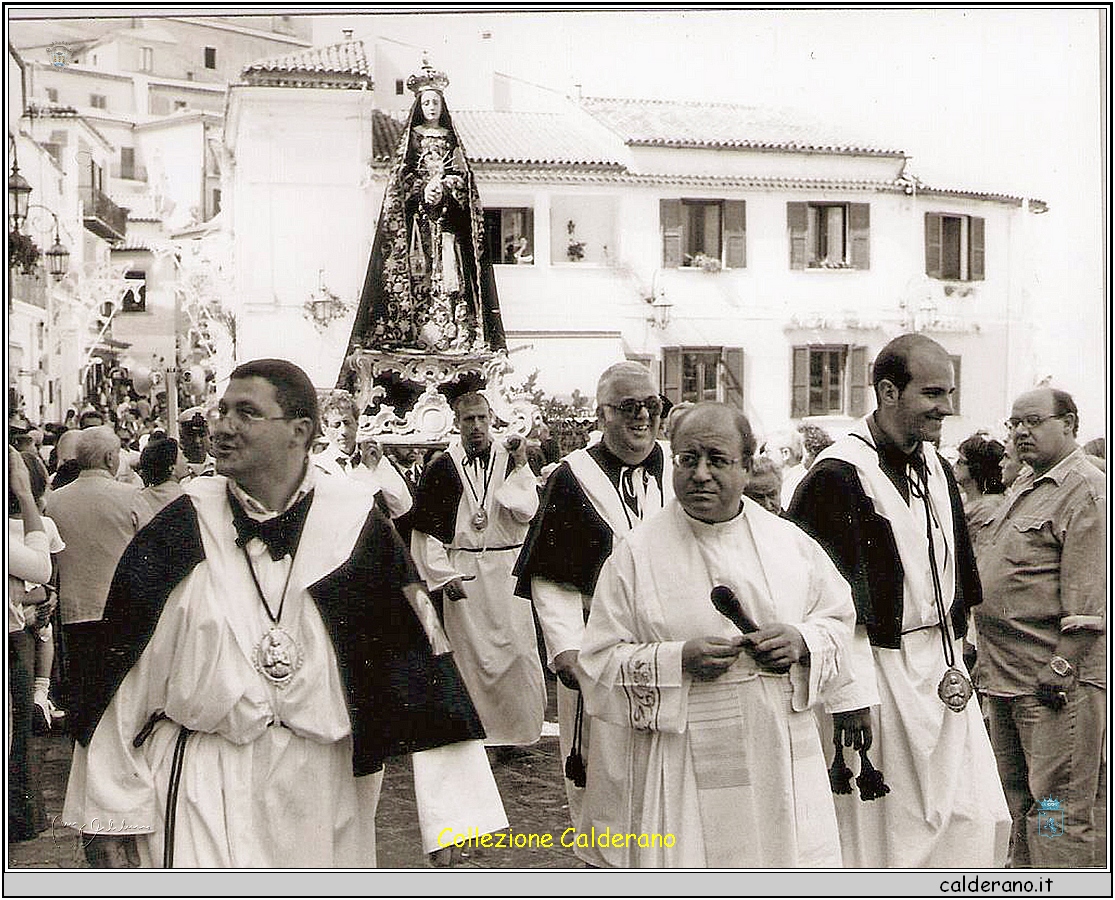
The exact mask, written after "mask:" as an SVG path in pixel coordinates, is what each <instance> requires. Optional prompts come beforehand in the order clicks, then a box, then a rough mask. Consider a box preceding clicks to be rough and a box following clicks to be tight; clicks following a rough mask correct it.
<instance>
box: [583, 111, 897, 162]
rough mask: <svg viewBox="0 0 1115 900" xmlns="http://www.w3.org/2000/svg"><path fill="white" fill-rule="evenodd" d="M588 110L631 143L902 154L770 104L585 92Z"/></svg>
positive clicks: (687, 146) (656, 145) (640, 144)
mask: <svg viewBox="0 0 1115 900" xmlns="http://www.w3.org/2000/svg"><path fill="white" fill-rule="evenodd" d="M581 106H582V107H583V108H584V110H585V111H586V112H588V113H589V114H591V115H592V116H594V117H595V118H597V119H598V120H599V121H600V122H602V123H603V124H604V125H606V126H607V127H608V128H610V129H611V130H612V131H614V132H615V133H616V134H618V135H619V136H620V137H621V138H622V139H623V140H624V141H625V142H626V143H627V144H628V145H630V146H636V147H637V146H649V147H679V148H702V147H703V148H709V149H721V148H739V149H759V150H767V149H769V150H791V151H792V150H797V151H811V152H817V151H821V152H825V153H854V154H870V155H879V156H903V155H904V154H903V153H902V151H901V150H889V149H880V148H877V147H871V146H868V145H867V144H865V143H861V142H858V141H850V140H848V139H847V137H846V136H839V135H837V134H836V133H835V132H834V130H833V129H832V127H831V126H826V125H821V124H807V123H803V122H802V120H801V114H800V113H797V112H794V113H792V114H791V113H789V112H788V111H785V110H779V109H775V108H771V107H759V106H739V105H735V104H729V103H697V102H685V101H676V100H626V99H609V98H604V97H586V98H584V99H582V100H581Z"/></svg>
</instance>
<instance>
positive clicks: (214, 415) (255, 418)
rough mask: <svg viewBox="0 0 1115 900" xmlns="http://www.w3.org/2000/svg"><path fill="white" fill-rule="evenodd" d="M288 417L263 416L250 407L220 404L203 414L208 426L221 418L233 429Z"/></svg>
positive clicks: (239, 429)
mask: <svg viewBox="0 0 1115 900" xmlns="http://www.w3.org/2000/svg"><path fill="white" fill-rule="evenodd" d="M290 418H291V417H290V416H265V415H263V414H262V413H257V412H255V411H254V410H251V409H241V408H239V407H234V408H233V409H229V408H228V407H224V408H222V407H221V406H218V407H217V408H216V409H211V410H209V412H207V413H206V414H205V421H206V422H208V423H209V427H210V428H212V427H213V426H214V425H216V424H217V423H218V422H220V421H221V419H228V424H229V425H230V426H231V427H232V429H233V431H243V430H244V429H245V428H250V427H251V426H253V425H256V424H258V423H259V422H282V421H289V420H290Z"/></svg>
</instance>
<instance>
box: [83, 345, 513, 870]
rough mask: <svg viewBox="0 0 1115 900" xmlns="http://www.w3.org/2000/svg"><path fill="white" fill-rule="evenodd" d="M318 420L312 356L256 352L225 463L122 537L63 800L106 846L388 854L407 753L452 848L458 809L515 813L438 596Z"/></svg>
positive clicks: (369, 862) (423, 817) (181, 851)
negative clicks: (331, 462)
mask: <svg viewBox="0 0 1115 900" xmlns="http://www.w3.org/2000/svg"><path fill="white" fill-rule="evenodd" d="M317 428H318V414H317V399H316V395H315V392H314V389H313V386H312V384H311V383H310V381H309V379H308V378H307V377H306V375H305V373H304V372H302V370H301V369H298V368H297V367H296V366H294V365H293V364H291V363H288V362H286V361H284V360H256V361H254V362H250V363H246V364H244V365H242V366H240V367H239V368H237V369H236V370H235V371H234V372H233V373H232V376H231V380H230V382H229V387H228V390H227V391H226V393H225V395H224V397H223V398H222V400H221V403H220V406H219V407H218V415H217V416H216V417H215V418H214V421H213V441H214V442H213V448H214V452H215V454H216V458H217V465H218V468H219V471H220V472H221V474H220V475H217V476H214V477H210V478H199V479H197V480H195V481H194V482H192V483H191V484H190V485H189V486H188V487H187V493H186V495H185V496H183V497H181V498H179V499H178V500H176V501H174V502H173V503H171V505H170V506H168V507H167V508H165V509H164V510H163V511H162V512H161V513H159V514H158V515H157V516H156V517H155V518H154V519H153V520H152V522H151V523H150V524H149V525H148V526H147V527H145V528H144V529H143V530H142V531H141V532H140V533H139V534H138V535H137V537H136V539H135V540H134V541H133V542H132V544H131V546H130V547H129V548H128V550H126V551H125V553H124V557H123V559H122V560H121V563H120V565H119V566H118V568H117V571H116V576H115V578H114V581H113V586H112V589H111V591H110V594H109V603H108V605H107V607H106V610H105V618H104V628H103V630H102V631H101V632H100V633H99V634H98V635H97V638H98V639H99V640H100V641H101V646H100V648H99V650H98V652H93V653H90V654H87V655H86V656H84V657H83V658H82V659H81V660H80V661H77V663H78V664H80V666H81V668H82V672H81V673H80V677H79V679H78V680H79V683H80V684H81V686H82V688H83V689H84V691H85V696H84V697H83V698H82V699H81V702H80V703H79V704H78V705H77V706H76V707H75V708H74V709H72V710H70V716H71V720H72V724H73V727H74V733H75V736H76V738H77V745H76V746H75V748H74V758H73V765H72V769H71V772H70V780H69V785H68V787H67V791H66V800H65V806H64V810H63V816H62V817H63V819H64V820H65V821H67V822H75V823H79V827H80V828H81V829H82V831H83V832H85V839H84V840H85V844H86V848H87V849H86V854H87V856H88V857H89V860H90V862H91V863H92V864H93V865H95V866H106V867H131V866H136V865H144V866H158V865H163V866H171V865H175V866H191V867H192V866H197V867H260V868H270V867H281V866H282V867H285V866H294V867H367V866H374V865H375V810H376V804H377V801H378V796H379V789H380V784H381V781H382V774H383V773H382V765H383V761H384V759H385V758H387V757H389V756H393V755H396V754H399V753H413V761H414V772H415V792H416V795H417V799H418V809H419V821H420V826H421V832H422V840H423V846H424V849H425V850H426V851H427V852H434V851H437V853H438V861H444V857H445V856H446V852H445V851H444V850H439V849H438V848H439V841H438V834H439V833H440V832H441V831H442V830H443V829H444V828H447V827H449V828H452V829H453V830H454V831H458V832H462V833H463V832H465V831H466V829H469V828H476V827H477V826H478V823H479V832H480V833H481V834H483V833H485V832H488V831H492V830H496V829H499V828H503V827H506V824H507V820H506V817H505V815H504V813H503V809H502V804H501V803H500V800H499V794H498V791H497V790H496V787H495V782H494V780H493V778H492V775H491V770H490V768H489V766H488V761H487V758H486V756H485V754H484V750H483V745H482V743H481V742H480V740H479V739H478V738H479V737H480V736H481V735H482V729H481V727H480V722H479V718H478V717H477V716H476V712H475V709H474V708H473V707H472V704H471V703H470V702H469V700H468V695H467V692H466V690H465V689H464V686H463V684H462V683H461V681H460V677H459V675H458V674H457V671H456V668H455V667H454V666H453V664H452V657H451V655H450V654H449V652H448V650H449V646H448V641H447V640H446V638H445V635H444V633H443V632H442V631H441V628H440V626H439V624H438V622H437V619H436V615H435V614H434V611H433V608H432V605H431V604H430V602H429V598H428V597H427V596H426V595H425V592H424V591H423V590H422V588H421V586H420V583H419V579H418V576H417V573H415V572H414V569H413V566H412V565H411V563H410V561H409V559H408V557H407V554H406V551H405V549H404V548H403V547H402V545H401V543H400V542H399V540H398V537H397V536H396V535H395V532H394V530H393V529H392V528H391V526H390V524H389V523H388V522H387V520H386V519H385V518H384V517H383V516H382V515H381V514H380V513H379V512H378V510H376V509H375V508H374V505H373V500H372V497H371V495H370V494H369V493H368V492H367V491H361V490H359V489H356V488H354V486H353V485H352V484H351V483H349V482H347V481H346V480H343V479H336V478H333V479H331V478H327V477H321V476H320V473H318V472H317V470H316V469H315V468H314V467H313V466H311V465H309V462H308V454H307V451H308V447H309V445H310V441H311V440H312V437H313V435H314V434H316V433H317ZM222 476H227V477H222ZM109 823H111V824H109ZM474 833H475V832H474Z"/></svg>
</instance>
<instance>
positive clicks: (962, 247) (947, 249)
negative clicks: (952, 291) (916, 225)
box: [925, 213, 984, 281]
mask: <svg viewBox="0 0 1115 900" xmlns="http://www.w3.org/2000/svg"><path fill="white" fill-rule="evenodd" d="M983 224H984V223H983V219H981V218H980V217H979V216H950V215H947V214H945V213H926V214H925V274H926V275H928V276H929V277H930V278H942V279H953V280H955V281H983V258H984V253H983Z"/></svg>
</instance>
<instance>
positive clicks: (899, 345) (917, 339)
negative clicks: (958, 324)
mask: <svg viewBox="0 0 1115 900" xmlns="http://www.w3.org/2000/svg"><path fill="white" fill-rule="evenodd" d="M920 347H935V348H936V349H937V350H939V351H940V352H941V353H945V352H946V351H945V348H944V347H942V346H941V345H940V344H938V343H937V342H936V341H935V340H933V339H932V338H927V337H926V336H925V335H924V334H900V335H899V336H898V337H896V338H895V339H894V340H893V341H891V342H890V343H889V344H887V345H886V346H885V347H883V349H882V350H880V351H879V355H878V356H876V357H875V365H874V366H873V368H872V371H871V386H872V387H873V388H874V389H875V397H876V398H878V396H879V384H880V382H882V381H884V380H886V381H889V382H890V383H891V384H893V385H894V386H895V387H896V388H898V392H899V393H902V392H903V391H904V390H906V385H908V384H909V383H910V378H911V377H913V376H911V374H910V354H911V353H912V352H913V351H914V350H917V349H918V348H920Z"/></svg>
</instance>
